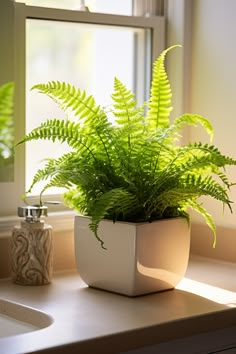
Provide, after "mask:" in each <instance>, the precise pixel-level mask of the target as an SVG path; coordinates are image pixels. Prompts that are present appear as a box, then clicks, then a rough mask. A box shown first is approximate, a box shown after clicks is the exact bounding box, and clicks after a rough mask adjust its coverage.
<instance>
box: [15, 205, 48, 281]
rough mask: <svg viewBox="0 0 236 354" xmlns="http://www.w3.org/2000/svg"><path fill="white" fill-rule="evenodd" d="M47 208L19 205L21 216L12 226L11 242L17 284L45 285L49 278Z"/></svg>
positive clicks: (19, 214)
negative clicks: (16, 223) (18, 223)
mask: <svg viewBox="0 0 236 354" xmlns="http://www.w3.org/2000/svg"><path fill="white" fill-rule="evenodd" d="M47 209H48V208H47V207H46V206H40V205H27V206H20V207H18V216H19V217H24V220H22V221H21V223H20V225H17V226H15V227H14V229H13V231H12V242H11V268H12V280H13V282H14V283H16V284H20V285H45V284H49V283H50V282H51V277H52V247H53V239H52V227H51V226H50V225H48V224H45V223H44V220H42V219H41V216H47Z"/></svg>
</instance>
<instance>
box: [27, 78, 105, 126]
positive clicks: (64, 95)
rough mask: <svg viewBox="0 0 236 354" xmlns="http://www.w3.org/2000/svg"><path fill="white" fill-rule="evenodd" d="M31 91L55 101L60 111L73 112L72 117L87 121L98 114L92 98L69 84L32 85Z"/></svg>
mask: <svg viewBox="0 0 236 354" xmlns="http://www.w3.org/2000/svg"><path fill="white" fill-rule="evenodd" d="M31 90H38V91H39V92H40V93H43V94H46V95H47V96H48V97H50V98H51V99H52V100H53V101H55V102H56V103H57V104H58V105H59V107H61V109H63V110H64V111H66V112H68V113H69V112H73V114H74V116H79V117H80V118H81V119H82V118H85V117H86V120H89V119H90V118H91V117H95V116H97V115H99V113H100V106H97V105H96V103H95V100H94V97H93V96H91V95H87V94H86V92H85V91H81V90H80V89H79V88H76V87H75V86H72V85H70V84H69V83H65V82H59V81H50V82H48V83H46V84H38V85H34V86H33V87H32V89H31Z"/></svg>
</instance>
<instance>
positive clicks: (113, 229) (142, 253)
mask: <svg viewBox="0 0 236 354" xmlns="http://www.w3.org/2000/svg"><path fill="white" fill-rule="evenodd" d="M89 223H90V219H89V218H87V217H83V216H80V215H76V216H75V225H74V233H75V234H74V237H75V258H76V264H77V269H78V272H79V274H80V276H81V278H82V279H83V281H84V282H85V283H86V284H87V285H88V286H90V287H94V288H98V289H103V290H108V291H112V292H116V293H119V294H124V295H128V296H137V295H144V294H148V293H152V292H158V291H163V290H168V289H173V288H174V287H175V286H176V285H177V284H178V283H179V282H180V280H181V279H182V278H183V276H184V274H185V272H186V269H187V265H188V259H189V248H190V227H189V224H188V222H187V221H186V219H184V218H173V219H166V220H159V221H155V222H152V223H126V222H116V223H113V222H112V221H110V220H102V221H101V222H100V224H99V229H98V234H99V237H100V238H101V239H102V240H103V241H104V246H105V247H106V248H107V249H106V250H104V249H103V248H102V247H101V245H100V243H99V242H98V240H97V239H96V238H95V236H94V234H93V232H92V231H91V230H90V229H89V226H88V225H89Z"/></svg>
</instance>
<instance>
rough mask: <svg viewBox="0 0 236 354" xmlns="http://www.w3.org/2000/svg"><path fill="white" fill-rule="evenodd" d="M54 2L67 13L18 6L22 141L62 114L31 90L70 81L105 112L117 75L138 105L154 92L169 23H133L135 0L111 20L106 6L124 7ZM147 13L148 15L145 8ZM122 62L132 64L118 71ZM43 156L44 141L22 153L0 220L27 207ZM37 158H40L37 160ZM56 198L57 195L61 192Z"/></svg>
mask: <svg viewBox="0 0 236 354" xmlns="http://www.w3.org/2000/svg"><path fill="white" fill-rule="evenodd" d="M53 1H54V3H55V0H51V1H50V2H51V4H50V6H52V2H53ZM3 2H5V3H7V2H10V3H11V5H12V2H11V1H10V0H4V1H3ZM161 2H162V1H161ZM44 3H45V1H44ZM56 3H57V6H59V3H60V4H61V6H60V7H61V8H52V7H50V8H49V7H36V6H33V5H37V1H33V0H31V1H28V2H26V4H24V3H22V1H19V2H16V3H15V4H14V12H15V32H14V37H15V56H14V68H15V84H16V90H15V93H16V94H15V97H16V99H15V141H16V142H17V141H19V139H20V138H21V137H22V136H23V135H24V134H25V132H26V131H29V130H31V129H32V128H33V127H34V126H36V125H38V124H39V120H45V119H46V118H50V117H52V116H55V115H56V116H58V115H59V114H62V113H61V112H58V111H56V112H55V113H53V114H50V111H52V109H55V107H53V108H51V107H52V106H48V105H49V104H52V103H51V102H49V101H50V100H49V99H48V100H47V98H46V97H40V95H39V94H38V93H36V92H30V87H31V86H32V85H33V84H35V83H39V82H45V81H49V80H52V79H54V80H60V81H61V80H64V81H67V82H71V83H73V84H75V85H76V86H79V87H81V86H82V87H84V88H85V89H86V90H87V91H88V92H90V93H93V94H94V95H95V97H96V99H97V102H98V103H101V104H102V105H107V104H109V101H108V100H109V97H108V94H110V92H111V85H112V81H113V78H114V76H115V75H116V76H118V77H119V78H120V79H121V80H122V81H124V82H125V84H127V85H128V86H129V87H130V88H131V89H134V90H135V91H136V95H137V97H138V99H139V100H140V101H143V100H144V99H145V97H146V96H145V95H146V94H147V90H148V89H149V81H150V68H151V62H152V60H153V59H154V58H156V56H157V55H158V54H159V53H160V51H161V50H163V48H164V46H165V44H164V17H163V16H137V17H136V16H132V11H133V12H134V13H135V11H134V4H133V2H132V1H130V2H129V1H121V2H119V3H120V5H122V6H123V5H124V4H125V5H127V3H129V6H128V7H127V6H126V8H123V9H122V10H117V9H111V8H110V9H108V11H107V12H110V13H113V14H112V15H111V14H108V13H99V11H100V12H105V8H104V7H102V5H104V4H105V3H106V4H108V5H109V6H111V3H113V4H115V5H116V6H117V5H118V2H111V1H106V2H105V1H90V2H89V1H88V3H89V4H91V5H89V6H91V7H92V4H93V5H94V4H96V5H97V6H98V8H96V7H94V9H95V10H96V11H97V12H96V13H95V12H88V11H84V12H82V11H78V10H71V9H66V10H65V9H62V7H63V4H62V3H63V1H56ZM64 3H65V1H64ZM66 3H67V4H68V3H69V2H68V1H66ZM70 3H71V5H70V6H71V8H74V3H75V1H74V2H73V1H71V2H70ZM81 3H83V2H79V4H80V5H81ZM134 3H137V4H140V1H138V0H136V2H134ZM145 3H146V2H145ZM150 3H151V1H150ZM157 3H158V2H157ZM41 4H43V1H42V2H40V5H41ZM101 4H102V5H101ZM86 5H87V2H86ZM0 6H2V5H0ZM139 6H140V5H139ZM136 10H137V8H136ZM136 12H137V11H136ZM139 12H140V9H139ZM145 12H148V11H147V9H146V8H145ZM114 13H119V14H114ZM149 14H150V13H149ZM71 33H73V36H72V35H71ZM114 42H115V43H116V46H115V47H114V46H113V43H114ZM52 44H53V46H52ZM111 48H112V50H111ZM94 58H96V60H94ZM122 61H123V63H126V65H120V64H121V63H122ZM111 63H112V64H113V65H111ZM62 68H63V70H62ZM98 68H99V70H98ZM101 68H102V70H101ZM64 69H65V70H64ZM68 69H70V70H68ZM71 69H72V70H71ZM101 83H102V85H101ZM140 88H144V89H141V90H140ZM104 99H105V100H104ZM40 100H42V101H40ZM47 107H48V108H47ZM49 114H50V117H49V116H48V115H49ZM29 144H34V143H29ZM43 146H45V145H44V143H43ZM60 148H61V147H60ZM41 150H43V149H42V142H41V143H39V146H38V147H36V145H35V146H34V147H33V146H32V145H31V146H28V147H25V146H20V147H17V149H16V153H15V180H14V182H13V183H6V184H4V185H3V184H1V183H0V191H1V195H2V196H3V198H4V200H5V201H6V202H5V203H4V205H1V206H0V213H1V214H0V215H1V216H4V215H13V214H15V213H16V208H17V206H18V205H20V204H21V203H22V200H21V195H22V194H23V193H24V191H25V189H26V187H27V185H29V182H30V181H31V180H32V175H33V173H34V172H35V170H36V169H38V168H39V160H41V159H42V158H44V157H45V155H43V154H41ZM38 151H39V152H40V154H41V155H40V154H39V155H38V156H36V153H37V152H38ZM47 152H48V151H47ZM46 156H47V153H46ZM56 192H57V193H58V191H56ZM35 193H38V191H35ZM52 193H54V194H55V191H53V192H52ZM52 198H53V199H55V198H56V199H57V200H58V198H59V196H58V195H49V196H48V199H52ZM29 202H30V203H37V202H38V198H37V196H36V197H35V198H34V196H32V199H29ZM56 210H58V209H56Z"/></svg>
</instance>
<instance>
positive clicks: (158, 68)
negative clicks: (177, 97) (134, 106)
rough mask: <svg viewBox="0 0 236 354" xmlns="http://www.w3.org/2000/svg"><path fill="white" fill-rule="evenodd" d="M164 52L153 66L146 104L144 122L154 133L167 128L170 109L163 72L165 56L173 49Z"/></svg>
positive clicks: (169, 91) (169, 90) (165, 77)
mask: <svg viewBox="0 0 236 354" xmlns="http://www.w3.org/2000/svg"><path fill="white" fill-rule="evenodd" d="M176 47H180V46H178V45H176V46H172V47H170V48H168V49H166V50H164V51H163V52H162V53H161V55H160V56H159V57H158V58H157V60H156V61H155V62H154V64H153V78H152V84H151V89H150V99H149V102H148V104H147V106H148V112H147V118H146V121H147V123H148V126H149V128H150V130H152V131H156V130H157V129H159V128H162V127H168V126H169V124H170V122H169V116H170V112H171V111H172V107H171V96H172V93H171V87H170V83H169V80H168V77H167V73H166V70H165V57H166V54H167V53H168V52H169V51H170V50H171V49H173V48H176Z"/></svg>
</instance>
